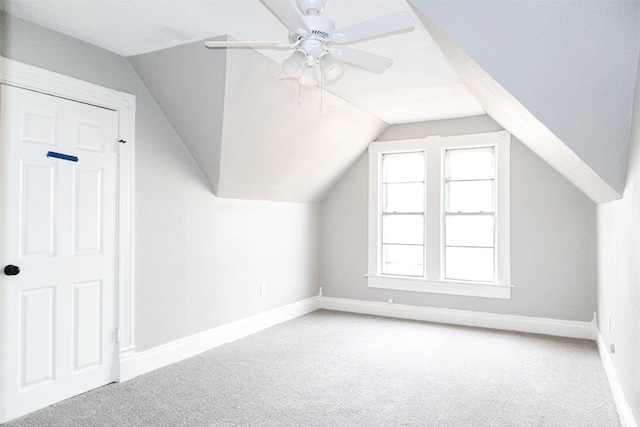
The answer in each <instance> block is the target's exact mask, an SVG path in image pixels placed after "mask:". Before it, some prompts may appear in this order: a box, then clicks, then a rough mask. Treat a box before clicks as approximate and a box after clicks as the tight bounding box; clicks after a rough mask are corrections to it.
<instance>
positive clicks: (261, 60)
mask: <svg viewBox="0 0 640 427" xmlns="http://www.w3.org/2000/svg"><path fill="white" fill-rule="evenodd" d="M225 37H226V36H225ZM129 59H130V61H131V63H132V65H133V66H134V68H135V69H136V71H137V72H138V74H139V75H140V77H141V79H142V80H143V81H144V83H145V85H146V86H147V88H148V89H149V91H150V92H151V94H152V95H153V97H154V98H155V99H156V102H157V103H158V105H159V106H160V108H161V109H162V111H163V112H164V114H165V115H166V117H167V119H168V120H169V122H171V124H172V125H173V127H174V129H175V131H176V133H177V134H178V136H179V137H180V138H181V139H182V141H183V142H184V144H185V146H186V147H187V149H188V150H189V152H190V153H191V155H192V156H193V158H194V159H195V161H196V163H197V164H198V166H199V167H200V169H201V170H202V172H203V174H204V175H205V177H206V179H207V180H208V182H209V184H210V185H211V189H212V191H213V192H214V193H215V194H216V195H217V196H218V197H225V198H232V199H255V200H271V201H279V202H303V203H308V202H310V203H314V202H319V201H321V200H322V198H323V197H324V195H325V194H326V193H327V192H328V191H329V190H330V189H331V188H332V187H333V186H334V185H335V182H336V181H337V180H339V179H340V177H341V176H342V175H343V173H344V172H345V171H346V170H347V169H348V168H349V166H350V165H351V164H352V163H353V161H354V160H355V159H357V158H358V156H359V155H360V154H361V153H362V152H364V151H365V150H366V148H367V146H368V145H369V143H370V142H371V141H373V140H374V139H375V138H376V136H378V135H379V134H380V133H381V132H382V131H383V130H384V129H385V128H386V127H387V123H385V122H384V121H382V120H380V119H379V118H378V117H376V116H374V115H372V114H370V113H368V112H366V111H364V110H362V109H360V108H358V107H356V106H354V105H353V104H350V103H348V102H346V101H344V100H343V99H341V98H339V97H337V96H335V95H332V94H330V93H328V92H327V91H320V90H319V89H318V88H313V89H305V88H302V89H301V93H300V94H299V93H298V86H297V85H295V84H293V83H292V82H290V81H288V80H278V79H277V76H278V75H279V74H280V72H281V66H280V64H277V63H275V62H273V61H272V60H270V59H268V58H266V57H265V56H263V55H261V54H259V53H257V52H255V51H253V50H251V49H228V50H225V49H221V50H217V49H213V50H208V49H205V48H204V45H203V43H202V42H195V43H189V44H185V45H180V46H176V47H172V48H169V49H164V50H160V51H155V52H151V53H147V54H143V55H137V56H134V57H130V58H129ZM299 95H300V103H299V102H298V99H299Z"/></svg>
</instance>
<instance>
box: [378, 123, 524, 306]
mask: <svg viewBox="0 0 640 427" xmlns="http://www.w3.org/2000/svg"><path fill="white" fill-rule="evenodd" d="M509 141H510V135H509V134H508V133H507V132H504V131H501V132H494V133H487V134H475V135H463V136H454V137H440V136H435V137H428V138H426V139H419V140H405V141H390V142H374V143H373V144H371V147H370V148H369V190H370V195H369V271H368V274H367V276H368V283H369V287H374V288H387V289H399V290H409V291H418V292H435V293H445V294H454V295H470V296H481V297H493V298H510V297H511V287H512V286H511V284H510V278H509Z"/></svg>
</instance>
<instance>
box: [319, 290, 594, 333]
mask: <svg viewBox="0 0 640 427" xmlns="http://www.w3.org/2000/svg"><path fill="white" fill-rule="evenodd" d="M320 308H323V309H326V310H335V311H346V312H350V313H360V314H371V315H375V316H386V317H395V318H400V319H410V320H421V321H427V322H436V323H448V324H454V325H463V326H474V327H481V328H491V329H502V330H508V331H519V332H529V333H534V334H544V335H553V336H559V337H570V338H582V339H589V340H595V339H596V326H595V322H594V321H591V322H580V321H574V320H557V319H545V318H538V317H524V316H514V315H507V314H494V313H482V312H478V311H466V310H454V309H449V308H433V307H419V306H413V305H402V304H389V303H385V302H374V301H361V300H352V299H344V298H331V297H322V298H321V299H320Z"/></svg>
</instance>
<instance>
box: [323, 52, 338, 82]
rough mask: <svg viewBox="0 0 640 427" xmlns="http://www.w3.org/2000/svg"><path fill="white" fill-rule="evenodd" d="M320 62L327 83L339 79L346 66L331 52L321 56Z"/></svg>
mask: <svg viewBox="0 0 640 427" xmlns="http://www.w3.org/2000/svg"><path fill="white" fill-rule="evenodd" d="M319 64H320V68H321V69H322V75H323V76H324V81H325V82H327V84H331V83H334V82H336V81H338V79H340V77H342V74H343V73H344V66H343V65H342V64H341V63H340V62H339V61H338V60H336V58H335V57H334V56H333V55H331V54H330V53H327V54H325V55H323V56H322V58H320V61H319Z"/></svg>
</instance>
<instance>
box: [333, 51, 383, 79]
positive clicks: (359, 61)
mask: <svg viewBox="0 0 640 427" xmlns="http://www.w3.org/2000/svg"><path fill="white" fill-rule="evenodd" d="M330 51H331V53H332V54H334V55H335V57H336V58H337V59H339V60H340V61H342V62H346V63H347V64H350V65H355V66H356V67H358V68H362V69H363V70H366V71H371V72H372V73H376V74H380V73H382V72H383V71H385V70H386V69H388V68H389V67H391V65H393V59H391V58H387V57H385V56H380V55H376V54H373V53H369V52H365V51H363V50H359V49H352V48H350V47H346V46H340V47H334V48H332V49H330Z"/></svg>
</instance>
